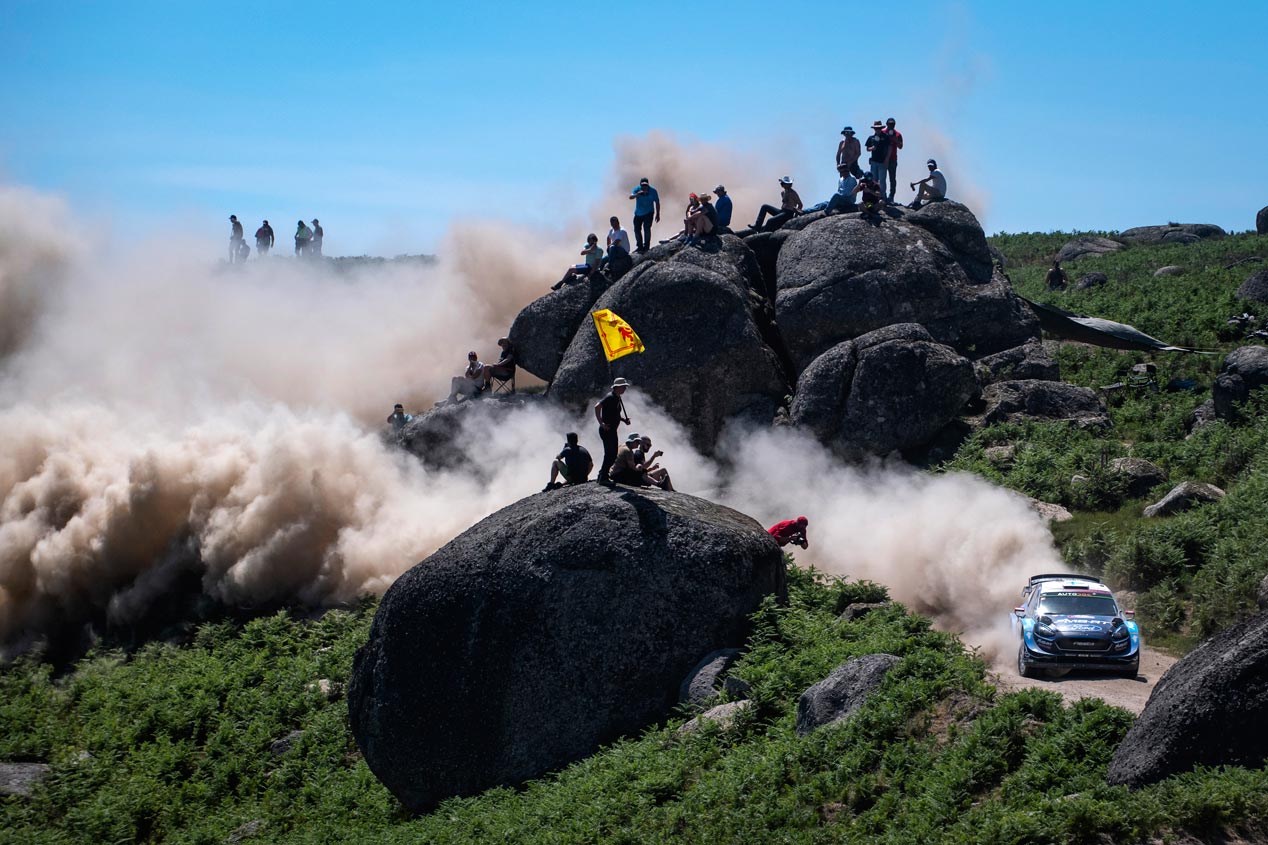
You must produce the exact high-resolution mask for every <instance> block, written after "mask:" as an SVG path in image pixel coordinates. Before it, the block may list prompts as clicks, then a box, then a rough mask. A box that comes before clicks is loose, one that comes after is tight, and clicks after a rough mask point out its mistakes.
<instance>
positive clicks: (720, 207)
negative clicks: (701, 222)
mask: <svg viewBox="0 0 1268 845" xmlns="http://www.w3.org/2000/svg"><path fill="white" fill-rule="evenodd" d="M713 192H714V193H715V194H717V195H718V201H717V202H715V203H714V204H713V207H714V208H716V209H717V211H718V228H719V229H729V228H730V227H731V198H730V197H729V196H727V193H726V187H725V186H723V185H718V186H716V187H714V189H713Z"/></svg>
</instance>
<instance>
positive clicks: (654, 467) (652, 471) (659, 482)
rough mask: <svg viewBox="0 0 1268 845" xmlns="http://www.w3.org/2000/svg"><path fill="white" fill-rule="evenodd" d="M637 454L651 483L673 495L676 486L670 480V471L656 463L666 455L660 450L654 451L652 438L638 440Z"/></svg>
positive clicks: (644, 436)
mask: <svg viewBox="0 0 1268 845" xmlns="http://www.w3.org/2000/svg"><path fill="white" fill-rule="evenodd" d="M635 452H636V454H637V455H638V460H639V462H640V463H642V464H643V466H644V467H646V470H645V471H646V473H647V477H648V478H649V479H650V480H651V482H652V483H653V484H655V485H656V486H657V487H659V488H660V489H662V490H668V491H669V492H671V493H672V492H673V491H674V484H673V482H672V481H670V480H669V471H668V470H665V469H662V468H661V466H660V464H658V463H656V459H657V458H659V457H660V456H661V455H663V454H665V453H664V452H662V451H660V450H659V449H657V450H656V451H655V452H653V451H652V438H650V437H648V436H647V435H643V436H642V437H640V438H639V439H638V449H636V450H635Z"/></svg>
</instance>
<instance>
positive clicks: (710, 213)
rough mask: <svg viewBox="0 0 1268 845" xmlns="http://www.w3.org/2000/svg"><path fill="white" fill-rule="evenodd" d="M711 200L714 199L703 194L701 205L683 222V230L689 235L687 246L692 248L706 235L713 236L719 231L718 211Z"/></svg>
mask: <svg viewBox="0 0 1268 845" xmlns="http://www.w3.org/2000/svg"><path fill="white" fill-rule="evenodd" d="M692 196H695V194H692ZM710 199H712V197H710V196H709V195H708V194H707V193H705V194H701V195H700V204H699V205H698V206H697V207H696V210H695V211H693V212H692V213H690V214H688V215H687V219H686V220H684V221H683V230H684V231H685V232H686V233H687V246H691V245H692V244H694V243H695V242H696V241H698V240H700V239H701V238H703V237H704V236H705V235H712V234H713V233H714V232H716V231H717V229H718V210H717V209H716V208H714V207H713V203H712V202H710V201H709V200H710Z"/></svg>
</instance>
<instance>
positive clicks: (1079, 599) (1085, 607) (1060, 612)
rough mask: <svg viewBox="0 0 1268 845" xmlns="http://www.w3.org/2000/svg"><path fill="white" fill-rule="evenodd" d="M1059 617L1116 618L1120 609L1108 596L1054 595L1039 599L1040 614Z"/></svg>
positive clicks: (1085, 594)
mask: <svg viewBox="0 0 1268 845" xmlns="http://www.w3.org/2000/svg"><path fill="white" fill-rule="evenodd" d="M1045 613H1048V614H1055V615H1057V616H1116V615H1117V614H1118V607H1117V605H1115V604H1114V599H1113V598H1111V597H1110V596H1106V595H1089V594H1087V593H1084V594H1082V595H1079V594H1076V593H1053V594H1051V595H1046V596H1044V597H1042V598H1041V599H1039V614H1040V615H1041V616H1042V615H1043V614H1045Z"/></svg>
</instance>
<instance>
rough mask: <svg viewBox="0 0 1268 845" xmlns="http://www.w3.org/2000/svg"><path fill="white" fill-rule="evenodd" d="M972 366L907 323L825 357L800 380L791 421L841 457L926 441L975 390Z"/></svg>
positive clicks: (841, 345) (847, 343) (838, 348)
mask: <svg viewBox="0 0 1268 845" xmlns="http://www.w3.org/2000/svg"><path fill="white" fill-rule="evenodd" d="M976 388H977V385H976V381H975V378H974V375H973V366H972V365H971V364H970V363H969V362H968V360H967V359H965V358H963V357H961V356H960V355H959V354H957V353H956V351H955V350H954V349H952V348H950V347H949V346H944V345H943V344H940V343H936V342H935V341H934V340H933V338H932V337H930V335H929V333H928V332H927V331H925V330H924V328H923V327H921V326H918V325H915V324H912V323H900V324H898V325H893V326H887V327H886V328H883V329H878V330H876V331H873V332H868V333H867V334H865V335H862V336H861V337H859V338H857V339H855V340H847V341H845V342H843V343H839V344H837V345H836V346H834V347H832V348H831V349H829V350H828V351H827V352H824V353H823V354H822V355H820V356H819V357H818V358H816V359H815V360H814V361H813V362H812V363H811V364H810V366H808V367H807V368H806V369H805V371H804V372H803V373H802V374H801V378H800V379H798V381H797V393H796V395H795V396H794V398H793V404H792V409H791V411H790V413H789V417H790V419H791V421H792V424H793V425H794V426H797V427H799V428H804V429H807V430H809V431H811V432H813V433H814V435H815V436H816V437H818V438H819V440H821V441H822V442H824V443H827V444H829V445H831V446H832V448H833V449H835V450H836V451H837V452H839V453H840V454H842V455H845V456H847V457H852V458H858V457H862V456H864V455H878V456H882V455H887V454H889V453H890V452H893V451H894V450H899V451H904V450H909V449H915V448H918V447H920V446H923V445H925V444H927V443H929V442H930V441H931V440H932V439H933V437H934V436H935V435H936V434H937V433H938V432H939V431H940V430H941V429H942V428H943V427H944V426H946V425H947V423H949V422H951V421H952V420H954V419H955V418H956V417H957V416H958V415H959V413H960V411H961V410H962V409H963V408H964V405H965V403H966V402H967V401H968V400H969V398H970V397H971V396H972V395H973V394H974V393H975V392H976Z"/></svg>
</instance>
